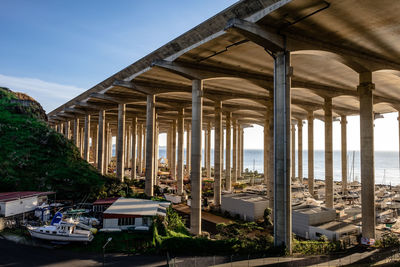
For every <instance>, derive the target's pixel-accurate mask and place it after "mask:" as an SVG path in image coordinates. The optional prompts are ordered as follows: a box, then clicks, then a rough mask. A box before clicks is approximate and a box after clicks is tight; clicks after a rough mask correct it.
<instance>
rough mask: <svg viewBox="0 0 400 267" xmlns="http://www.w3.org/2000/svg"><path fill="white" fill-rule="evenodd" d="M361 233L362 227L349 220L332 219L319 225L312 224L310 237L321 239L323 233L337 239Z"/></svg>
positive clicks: (329, 237) (332, 239)
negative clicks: (348, 221)
mask: <svg viewBox="0 0 400 267" xmlns="http://www.w3.org/2000/svg"><path fill="white" fill-rule="evenodd" d="M358 234H360V227H359V226H356V225H354V224H350V223H347V222H339V221H332V222H328V223H324V224H321V225H317V226H310V239H319V238H320V237H321V236H322V235H325V236H326V237H328V239H329V240H331V241H337V240H340V239H342V238H344V237H345V236H350V235H358Z"/></svg>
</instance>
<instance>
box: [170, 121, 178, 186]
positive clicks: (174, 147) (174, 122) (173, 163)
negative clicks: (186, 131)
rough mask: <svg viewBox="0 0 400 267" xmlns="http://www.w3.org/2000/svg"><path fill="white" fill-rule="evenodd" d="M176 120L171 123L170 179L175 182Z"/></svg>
mask: <svg viewBox="0 0 400 267" xmlns="http://www.w3.org/2000/svg"><path fill="white" fill-rule="evenodd" d="M176 132H177V125H176V120H173V122H172V134H171V136H172V141H171V179H172V180H176Z"/></svg>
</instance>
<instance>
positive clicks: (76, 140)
mask: <svg viewBox="0 0 400 267" xmlns="http://www.w3.org/2000/svg"><path fill="white" fill-rule="evenodd" d="M72 140H73V142H74V145H75V146H76V147H77V148H79V146H78V145H79V118H76V117H75V119H74V131H73V134H72Z"/></svg>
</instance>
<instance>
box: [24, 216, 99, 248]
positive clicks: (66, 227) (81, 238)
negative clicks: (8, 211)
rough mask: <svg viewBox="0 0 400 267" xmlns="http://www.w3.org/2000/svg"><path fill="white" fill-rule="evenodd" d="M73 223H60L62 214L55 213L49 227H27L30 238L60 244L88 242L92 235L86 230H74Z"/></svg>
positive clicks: (74, 225) (74, 224)
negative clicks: (58, 242) (60, 242)
mask: <svg viewBox="0 0 400 267" xmlns="http://www.w3.org/2000/svg"><path fill="white" fill-rule="evenodd" d="M76 224H77V223H75V222H65V221H62V214H61V213H59V212H57V213H56V215H55V216H54V218H53V220H52V222H51V225H45V226H39V227H33V226H29V225H28V226H27V228H28V231H29V233H30V235H31V236H32V237H35V238H39V239H44V240H49V241H62V242H90V241H92V240H93V238H94V237H93V234H92V233H91V232H90V231H87V230H79V229H76Z"/></svg>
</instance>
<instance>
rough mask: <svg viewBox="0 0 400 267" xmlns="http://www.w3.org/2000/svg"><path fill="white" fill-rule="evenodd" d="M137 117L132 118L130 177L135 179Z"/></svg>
mask: <svg viewBox="0 0 400 267" xmlns="http://www.w3.org/2000/svg"><path fill="white" fill-rule="evenodd" d="M136 136H137V117H134V118H133V119H132V159H131V161H132V162H131V166H132V171H131V179H136V145H137V137H136Z"/></svg>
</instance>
